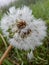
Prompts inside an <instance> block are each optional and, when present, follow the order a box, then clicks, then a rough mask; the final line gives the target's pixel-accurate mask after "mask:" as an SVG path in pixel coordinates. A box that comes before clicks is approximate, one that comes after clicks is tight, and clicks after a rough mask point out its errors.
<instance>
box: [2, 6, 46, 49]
mask: <svg viewBox="0 0 49 65" xmlns="http://www.w3.org/2000/svg"><path fill="white" fill-rule="evenodd" d="M7 13H8V15H7V14H4V16H3V18H2V20H1V29H2V31H3V35H4V36H5V37H7V39H8V42H9V43H10V44H12V45H13V46H14V47H16V48H18V49H21V50H22V49H23V50H29V49H31V50H34V48H35V47H37V46H39V45H41V44H42V40H43V39H44V37H45V36H46V29H47V27H46V24H45V22H44V21H43V20H42V19H36V18H35V17H34V16H33V15H32V10H30V8H29V7H27V6H24V7H22V8H17V9H16V8H15V7H11V8H10V9H9V12H7Z"/></svg>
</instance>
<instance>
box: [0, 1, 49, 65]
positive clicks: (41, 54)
mask: <svg viewBox="0 0 49 65" xmlns="http://www.w3.org/2000/svg"><path fill="white" fill-rule="evenodd" d="M39 4H40V5H39ZM29 6H30V8H31V9H32V11H33V14H34V16H35V17H36V18H42V19H43V20H44V21H45V22H46V25H47V37H46V38H45V39H44V40H43V45H41V46H39V47H38V48H36V49H35V50H34V51H33V52H34V56H35V57H34V59H33V60H32V61H31V62H29V61H28V59H27V57H26V55H27V53H28V52H27V51H26V52H25V51H20V50H18V49H15V48H13V49H12V50H11V52H10V53H9V55H8V57H7V58H6V59H5V60H4V62H3V65H49V0H42V1H40V0H39V2H37V3H36V4H29ZM4 12H5V11H4ZM2 15H3V12H0V20H1V18H2ZM0 33H1V34H2V32H1V29H0ZM5 40H6V38H5ZM6 43H7V46H8V42H7V40H6ZM5 50H6V46H5V44H4V43H3V41H2V39H1V37H0V57H1V56H2V55H3V53H4V51H5Z"/></svg>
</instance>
